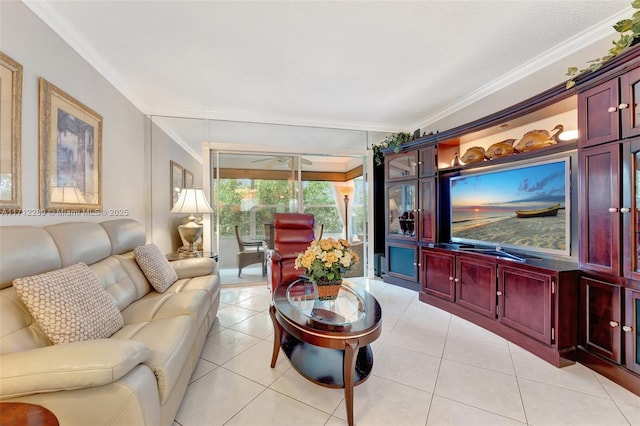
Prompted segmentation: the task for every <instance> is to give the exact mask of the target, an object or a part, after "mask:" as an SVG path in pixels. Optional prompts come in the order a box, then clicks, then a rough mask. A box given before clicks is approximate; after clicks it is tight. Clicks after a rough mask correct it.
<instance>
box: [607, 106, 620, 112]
mask: <svg viewBox="0 0 640 426" xmlns="http://www.w3.org/2000/svg"><path fill="white" fill-rule="evenodd" d="M617 110H618V108H616V107H614V106H612V107H609V109H608V110H607V111H609V112H616V111H617Z"/></svg>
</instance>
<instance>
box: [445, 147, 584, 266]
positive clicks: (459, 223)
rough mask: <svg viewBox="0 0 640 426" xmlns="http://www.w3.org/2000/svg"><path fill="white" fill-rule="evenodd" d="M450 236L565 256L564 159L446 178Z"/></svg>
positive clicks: (567, 177)
mask: <svg viewBox="0 0 640 426" xmlns="http://www.w3.org/2000/svg"><path fill="white" fill-rule="evenodd" d="M449 185H450V187H449V188H450V199H451V216H450V217H451V240H452V242H455V243H471V244H485V245H491V246H501V247H509V248H515V249H521V250H524V251H535V252H541V253H550V254H556V255H561V256H569V255H570V246H571V236H570V233H571V231H570V218H571V215H570V212H569V207H570V200H571V198H570V197H571V195H570V187H571V161H570V157H563V158H561V159H558V158H555V159H551V160H547V161H539V162H536V163H527V164H526V165H525V164H521V165H518V166H512V167H508V168H500V169H493V170H486V169H485V171H479V172H475V171H474V172H469V174H463V175H460V176H455V177H452V178H451V179H450V184H449Z"/></svg>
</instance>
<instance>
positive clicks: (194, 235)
mask: <svg viewBox="0 0 640 426" xmlns="http://www.w3.org/2000/svg"><path fill="white" fill-rule="evenodd" d="M192 217H193V216H192ZM178 233H180V237H181V238H182V239H183V240H184V241H186V242H187V243H188V244H189V245H188V246H186V248H185V247H182V248H181V250H179V251H180V254H181V255H182V256H185V257H198V256H201V254H200V252H199V251H198V250H197V249H196V247H195V242H196V241H198V239H199V238H200V237H201V236H202V225H200V224H199V223H197V222H195V221H193V220H191V221H189V222H187V223H185V224H184V225H179V226H178Z"/></svg>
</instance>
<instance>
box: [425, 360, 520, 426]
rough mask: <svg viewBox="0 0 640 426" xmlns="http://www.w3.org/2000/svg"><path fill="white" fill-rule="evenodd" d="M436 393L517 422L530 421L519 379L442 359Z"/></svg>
mask: <svg viewBox="0 0 640 426" xmlns="http://www.w3.org/2000/svg"><path fill="white" fill-rule="evenodd" d="M435 394H436V395H438V396H442V397H444V398H448V399H451V400H454V401H458V402H461V403H463V404H467V405H471V406H473V407H476V408H480V409H482V410H485V411H490V412H492V413H495V414H499V415H501V416H503V417H508V418H510V419H514V420H516V421H520V422H524V421H526V419H525V416H524V407H523V406H522V401H521V399H520V393H519V391H518V384H517V382H516V378H515V377H514V376H512V375H508V374H503V373H497V372H495V371H491V370H487V369H484V368H480V367H474V366H471V365H467V364H461V363H459V362H455V361H449V360H442V364H441V366H440V372H439V373H438V381H437V383H436V390H435Z"/></svg>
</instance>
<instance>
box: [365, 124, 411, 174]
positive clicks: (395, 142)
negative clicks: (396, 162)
mask: <svg viewBox="0 0 640 426" xmlns="http://www.w3.org/2000/svg"><path fill="white" fill-rule="evenodd" d="M409 140H411V135H410V134H409V133H405V132H399V133H393V134H391V135H389V136H387V137H386V138H384V139H383V140H382V141H380V142H378V143H376V144H373V145H371V149H373V159H374V161H375V162H376V165H377V166H379V165H380V164H382V163H384V155H382V150H383V149H384V148H389V147H393V151H394V152H395V153H396V154H397V153H398V152H400V145H402V144H403V143H405V142H408V141H409Z"/></svg>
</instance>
